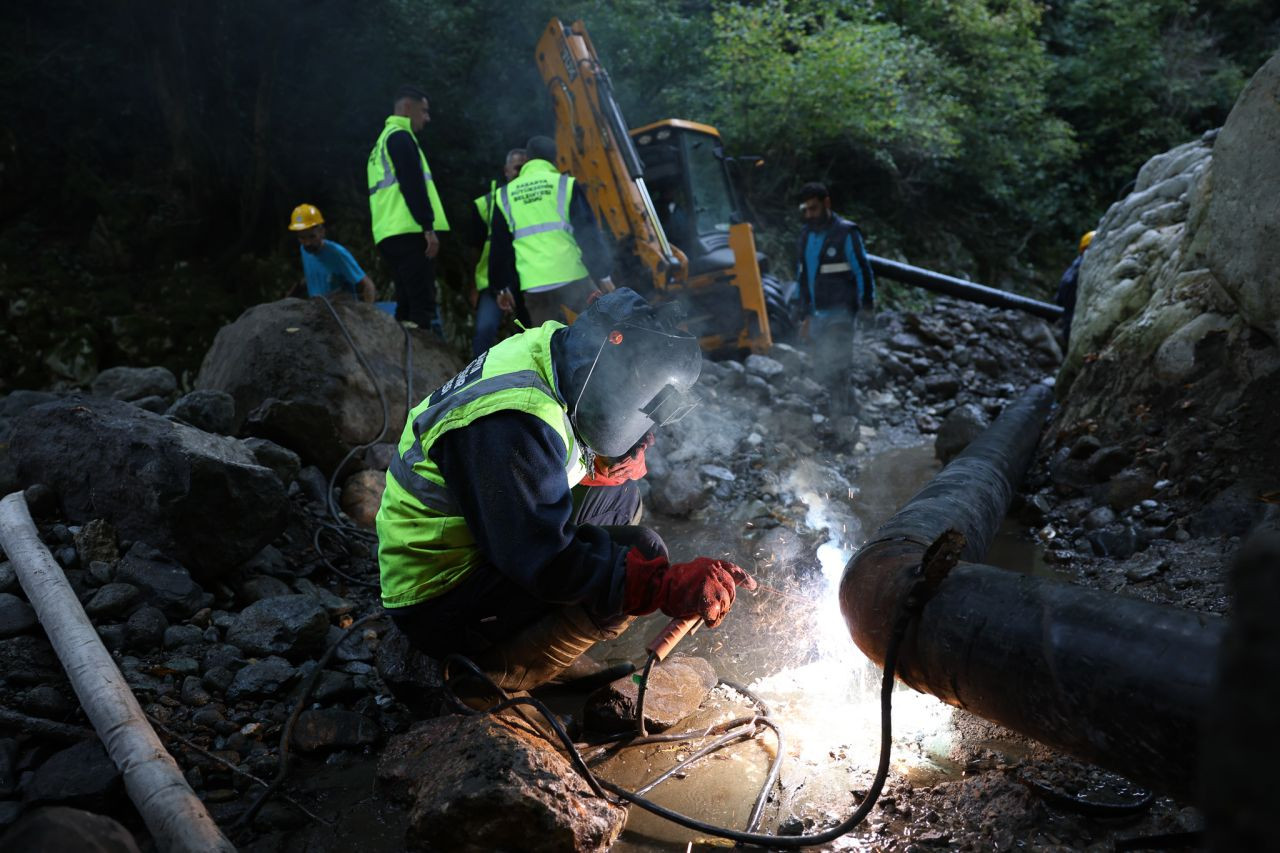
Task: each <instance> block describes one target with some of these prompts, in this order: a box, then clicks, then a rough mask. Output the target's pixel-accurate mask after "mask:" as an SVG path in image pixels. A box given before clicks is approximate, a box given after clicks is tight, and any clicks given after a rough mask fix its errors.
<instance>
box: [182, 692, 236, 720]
mask: <svg viewBox="0 0 1280 853" xmlns="http://www.w3.org/2000/svg"><path fill="white" fill-rule="evenodd" d="M182 692H183V696H184V698H183V700H182V701H184V702H187V699H186V698H185V696H186V692H187V687H186V684H185V683H184V684H183V686H182ZM192 695H193V696H194V695H195V694H194V692H193V693H192ZM205 695H206V696H207V695H208V694H205ZM187 704H194V703H192V702H187ZM191 722H192V723H193V724H195V725H197V726H200V727H202V728H206V729H213V728H214V727H215V726H217V725H218V724H219V723H222V722H225V720H224V718H223V716H222V709H221V708H220V707H218V706H217V705H207V706H206V707H203V708H201V709H200V710H199V711H196V712H195V713H194V714H192V715H191Z"/></svg>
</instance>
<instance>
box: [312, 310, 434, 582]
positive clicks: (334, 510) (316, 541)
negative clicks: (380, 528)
mask: <svg viewBox="0 0 1280 853" xmlns="http://www.w3.org/2000/svg"><path fill="white" fill-rule="evenodd" d="M321 301H322V302H323V303H324V305H325V307H326V308H328V309H329V314H330V315H331V316H332V317H333V320H334V322H335V323H337V324H338V330H339V331H340V332H341V333H342V337H343V338H345V339H346V341H347V344H348V345H349V346H350V347H351V351H352V352H353V353H354V354H355V356H356V360H357V361H358V362H360V366H361V367H363V368H364V371H365V373H366V374H367V375H368V377H369V381H370V382H371V383H372V384H373V388H374V390H375V391H376V392H377V394H378V402H379V403H380V404H381V406H382V427H381V429H379V430H378V434H377V436H375V437H374V438H373V439H372V440H371V441H368V442H366V443H364V444H359V445H356V446H354V447H352V448H351V449H350V450H348V451H347V454H346V455H345V456H344V457H342V461H341V462H339V463H338V465H337V467H335V468H334V469H333V473H331V474H330V475H329V480H328V482H327V484H326V488H325V494H324V502H325V509H326V510H327V511H328V513H329V515H330V517H332V518H333V522H332V523H329V522H325V521H323V520H321V519H316V522H317V523H318V524H320V525H321V527H320V528H317V530H316V533H315V535H314V536H313V537H312V540H311V544H312V547H313V548H314V549H315V552H316V554H317V555H319V557H320V559H321V561H322V562H323V563H324V564H325V566H326V567H327V568H328V569H329V571H331V572H333V573H334V574H336V575H338V576H339V577H341V578H343V579H344V580H346V581H348V582H349V583H354V584H357V585H359V586H366V587H374V588H376V587H378V586H379V584H378V583H377V582H372V581H367V580H363V579H361V578H357V577H353V576H351V575H349V574H346V573H345V572H343V571H342V570H340V569H338V568H337V567H336V566H334V564H333V562H332V561H331V560H330V559H329V558H328V556H327V555H326V554H325V553H324V550H323V549H322V548H321V547H320V532H321V530H322V529H325V528H328V529H329V530H331V531H332V532H334V533H336V534H337V535H338V536H339V537H340V538H341V539H343V540H344V541H348V543H349V540H350V539H352V538H357V539H361V540H363V541H365V542H366V543H374V542H376V541H377V538H378V537H377V534H375V533H373V532H371V531H368V530H364V529H362V528H360V527H357V526H355V525H354V524H351V523H350V522H349V521H345V520H344V519H343V517H342V515H341V513H340V512H339V511H338V507H337V504H336V503H335V502H334V499H333V492H334V488H335V486H336V483H337V479H338V475H339V474H340V473H341V472H342V470H343V469H344V468H346V466H347V463H348V462H350V461H351V459H352V457H353V456H355V454H357V453H359V452H361V451H363V450H367V449H368V448H370V447H372V446H373V445H375V444H377V443H378V442H380V441H382V439H383V437H385V436H386V434H387V429H388V427H389V426H390V425H391V407H390V404H389V403H388V402H387V395H386V393H385V392H384V391H383V390H382V384H381V383H380V382H378V377H377V375H376V374H375V373H374V372H373V368H372V367H371V366H370V364H369V361H368V359H366V358H365V355H364V352H362V351H361V349H360V347H358V346H357V345H356V342H355V339H354V338H353V337H352V336H351V332H350V330H349V329H348V328H347V324H346V323H344V322H343V320H342V317H341V316H339V315H338V312H337V310H335V309H334V307H333V303H331V302H330V301H329V300H328V299H327V298H322V299H321ZM397 325H399V326H400V332H401V334H403V335H404V381H405V395H404V405H405V417H406V419H407V418H408V414H409V412H410V411H411V410H412V407H413V337H412V336H411V335H410V334H409V330H408V328H407V327H405V326H404V325H402V324H397Z"/></svg>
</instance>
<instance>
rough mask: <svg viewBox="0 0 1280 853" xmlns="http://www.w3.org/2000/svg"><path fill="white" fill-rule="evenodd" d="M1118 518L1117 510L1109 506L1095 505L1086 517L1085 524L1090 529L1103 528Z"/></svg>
mask: <svg viewBox="0 0 1280 853" xmlns="http://www.w3.org/2000/svg"><path fill="white" fill-rule="evenodd" d="M1115 520H1116V514H1115V511H1114V510H1112V509H1111V507H1109V506H1100V507H1094V508H1093V509H1092V510H1090V511H1089V514H1088V515H1086V516H1085V517H1084V526H1085V528H1087V529H1089V530H1101V529H1102V528H1104V527H1106V526H1107V525H1108V524H1112V523H1114V522H1115Z"/></svg>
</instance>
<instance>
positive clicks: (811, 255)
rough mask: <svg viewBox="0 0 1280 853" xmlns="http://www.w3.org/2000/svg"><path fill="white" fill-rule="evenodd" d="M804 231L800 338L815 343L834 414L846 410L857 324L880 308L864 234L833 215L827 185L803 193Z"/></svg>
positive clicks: (798, 269) (800, 255) (798, 278)
mask: <svg viewBox="0 0 1280 853" xmlns="http://www.w3.org/2000/svg"><path fill="white" fill-rule="evenodd" d="M800 215H801V218H802V219H803V220H804V230H802V231H801V232H800V239H799V240H798V241H797V244H796V256H797V258H798V261H797V265H796V281H797V285H798V288H797V290H798V294H799V300H800V317H801V321H800V337H801V339H803V340H805V341H812V342H813V343H814V349H815V352H814V355H815V366H816V367H817V369H818V372H819V375H820V376H822V377H823V379H824V380H825V381H826V384H827V386H828V388H829V389H830V393H831V400H832V412H833V414H842V413H843V411H844V410H845V409H846V408H847V401H848V393H849V387H848V386H849V375H848V374H849V369H850V367H851V366H852V361H853V346H854V343H853V338H854V319H855V318H856V317H857V316H858V314H859V312H865V314H864V316H868V315H869V314H870V312H871V311H872V310H873V308H874V307H875V297H876V279H875V274H874V273H872V271H871V264H870V263H869V262H868V261H867V252H866V249H865V248H864V247H863V244H862V231H861V230H859V228H858V226H857V225H856V224H854V223H853V222H850V221H849V220H848V219H845V218H844V217H842V216H840V215H839V214H837V213H834V212H833V211H832V210H831V194H830V193H829V192H828V191H827V188H826V186H825V185H823V184H819V183H809V184H805V185H804V187H802V188H801V190H800Z"/></svg>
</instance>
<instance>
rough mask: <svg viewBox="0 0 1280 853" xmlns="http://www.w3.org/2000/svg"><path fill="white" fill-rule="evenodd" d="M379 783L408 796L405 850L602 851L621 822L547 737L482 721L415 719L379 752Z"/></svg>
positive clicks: (622, 815)
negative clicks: (418, 721)
mask: <svg viewBox="0 0 1280 853" xmlns="http://www.w3.org/2000/svg"><path fill="white" fill-rule="evenodd" d="M378 777H379V779H380V780H381V781H382V782H383V783H384V784H385V789H386V790H387V791H389V792H391V793H393V794H395V793H399V794H401V795H402V796H403V795H408V796H409V797H411V798H412V800H413V806H412V809H411V812H410V814H411V816H410V825H409V828H408V830H407V831H406V833H405V839H404V841H405V847H407V848H409V849H433V850H521V851H524V853H552V851H562V850H584V851H586V850H607V849H608V848H609V847H610V846H611V845H612V844H613V842H614V841H615V840H616V839H617V837H618V835H619V834H620V833H621V832H622V827H623V824H624V823H625V821H626V810H625V809H623V808H620V807H618V806H614V805H612V804H610V803H609V802H607V801H606V800H603V799H601V798H599V797H596V796H594V795H592V793H591V790H590V788H589V787H588V786H587V785H586V783H585V782H584V781H583V779H582V777H581V776H580V775H579V774H578V773H576V772H575V771H574V770H573V768H572V767H571V766H570V765H569V763H568V762H567V761H566V760H565V759H564V758H563V757H562V756H561V755H560V754H559V753H558V752H556V751H555V750H554V749H552V748H551V747H550V746H549V745H548V744H547V743H546V741H544V740H542V739H541V738H538V737H535V736H533V735H526V734H524V733H522V732H519V731H516V730H515V729H513V728H512V727H510V726H507V725H505V724H504V723H503V722H502V721H500V720H498V719H495V718H493V717H491V716H488V715H480V716H474V717H460V716H453V715H450V716H446V717H441V718H439V719H434V720H426V721H424V722H421V723H418V724H417V725H415V726H414V727H413V728H412V729H411V730H409V731H408V732H406V733H404V734H401V735H397V736H396V737H394V738H392V740H391V742H390V743H389V744H388V745H387V747H386V748H385V749H384V750H383V751H382V754H381V758H380V760H379V762H378Z"/></svg>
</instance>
